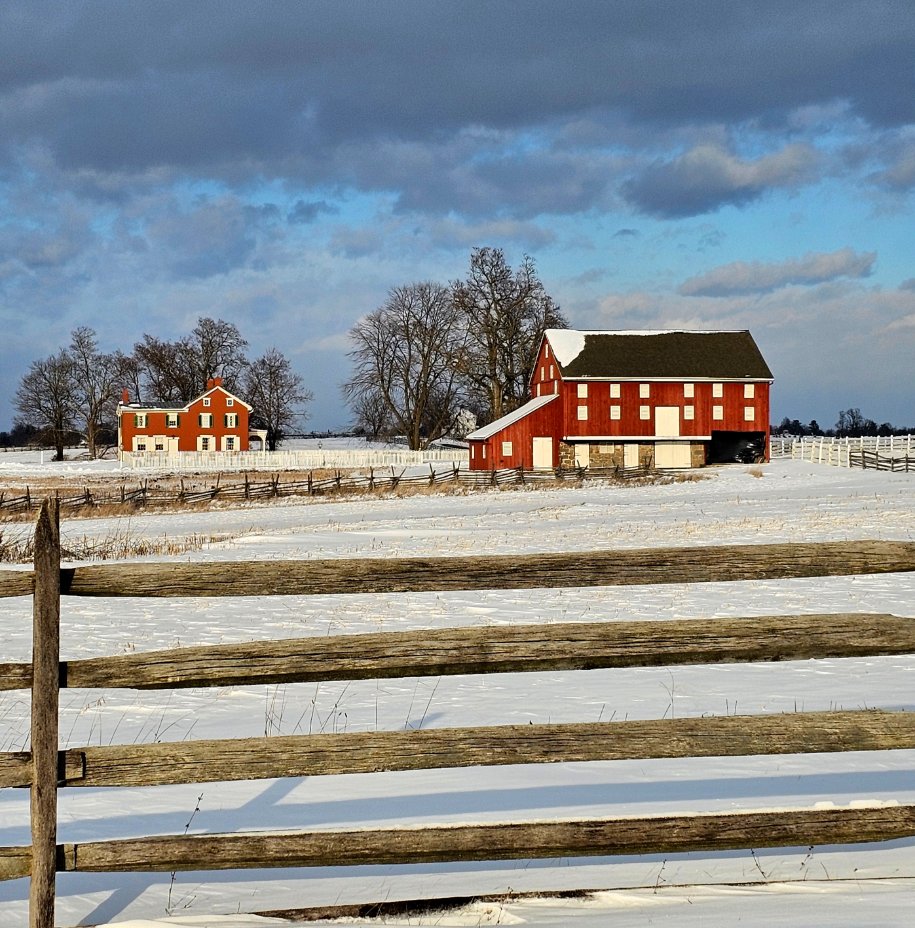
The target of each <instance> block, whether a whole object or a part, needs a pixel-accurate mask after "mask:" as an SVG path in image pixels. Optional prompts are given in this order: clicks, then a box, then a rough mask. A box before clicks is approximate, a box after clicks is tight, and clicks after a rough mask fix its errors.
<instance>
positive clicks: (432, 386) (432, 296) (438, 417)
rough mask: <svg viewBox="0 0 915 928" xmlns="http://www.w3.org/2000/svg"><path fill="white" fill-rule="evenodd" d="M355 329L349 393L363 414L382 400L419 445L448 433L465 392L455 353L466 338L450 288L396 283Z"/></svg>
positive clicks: (396, 426) (394, 420)
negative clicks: (380, 304) (398, 284)
mask: <svg viewBox="0 0 915 928" xmlns="http://www.w3.org/2000/svg"><path fill="white" fill-rule="evenodd" d="M349 335H350V340H351V342H352V344H353V350H352V351H351V352H350V353H349V356H350V358H351V359H352V361H353V367H354V372H353V376H352V377H351V378H350V380H349V381H347V382H346V383H345V384H344V385H343V393H344V396H345V397H346V398H347V400H348V402H349V403H350V405H351V406H352V408H353V409H354V410H355V411H356V412H357V415H358V414H359V413H360V411H361V410H362V411H364V410H366V409H369V408H372V407H375V406H377V405H378V404H379V403H380V404H381V405H382V406H383V408H384V409H385V410H386V417H387V419H388V420H389V422H390V424H391V426H392V427H393V428H394V429H396V430H397V432H398V433H401V434H404V435H406V437H407V442H408V443H409V446H410V448H412V449H419V448H423V447H425V446H426V445H428V443H429V442H430V441H434V440H435V439H436V438H439V437H441V436H442V435H444V434H445V433H446V432H447V431H448V429H449V428H450V426H451V423H452V421H453V419H454V416H455V413H456V404H457V400H458V399H459V397H460V395H461V382H460V378H459V376H458V372H457V370H456V368H455V365H454V359H455V358H456V357H458V356H460V354H461V351H462V347H463V341H464V333H463V329H462V326H461V324H460V319H459V317H458V315H457V313H456V312H455V309H454V305H453V304H452V302H451V298H450V294H449V292H448V290H447V289H446V288H445V287H442V286H441V285H440V284H435V283H429V282H424V283H414V284H409V285H407V286H405V287H395V288H394V289H393V290H391V291H390V293H389V294H388V298H387V300H386V301H385V302H384V304H383V305H382V306H380V307H379V308H378V309H376V310H375V311H374V312H373V313H370V314H369V315H368V316H366V317H365V318H363V319H362V320H360V321H359V322H358V323H356V325H355V326H353V328H352V329H350V333H349ZM382 421H384V419H382Z"/></svg>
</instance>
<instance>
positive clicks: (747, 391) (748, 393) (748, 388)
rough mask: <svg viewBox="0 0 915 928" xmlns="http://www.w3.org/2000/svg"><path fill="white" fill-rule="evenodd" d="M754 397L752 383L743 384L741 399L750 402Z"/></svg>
mask: <svg viewBox="0 0 915 928" xmlns="http://www.w3.org/2000/svg"><path fill="white" fill-rule="evenodd" d="M754 396H756V388H755V386H754V384H752V383H745V384H744V385H743V398H744V399H745V400H751V399H753V397H754Z"/></svg>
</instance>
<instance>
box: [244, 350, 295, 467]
mask: <svg viewBox="0 0 915 928" xmlns="http://www.w3.org/2000/svg"><path fill="white" fill-rule="evenodd" d="M302 383H303V382H302V378H301V377H300V376H299V375H298V374H297V373H295V371H294V370H293V369H292V365H291V364H290V362H289V359H288V358H286V357H285V355H283V354H282V353H281V352H280V351H278V350H277V349H276V348H271V349H269V350H268V351H267V352H266V353H265V354H263V355H262V356H261V357H259V358H258V359H257V360H256V361H252V362H251V363H249V364H248V365H247V366H246V367H245V371H244V384H243V390H244V394H245V396H246V397H247V400H248V402H249V403H250V404H251V405H252V406H253V407H254V411H253V412H252V414H251V425H252V426H253V427H254V428H264V429H266V430H267V446H268V448H269V449H270V450H271V451H276V446H277V443H278V442H280V441H282V440H283V437H284V434H285V433H286V432H287V431H288V430H289V429H290V428H291V427H292V426H293V425H295V424H296V423H299V424H301V423H302V422H304V421H305V419H307V418H308V413H307V412H306V409H305V407H306V406H307V404H308V403H309V402H310V401H311V399H312V393H311V391H310V390H306V389H305V388H304V386H303V385H302Z"/></svg>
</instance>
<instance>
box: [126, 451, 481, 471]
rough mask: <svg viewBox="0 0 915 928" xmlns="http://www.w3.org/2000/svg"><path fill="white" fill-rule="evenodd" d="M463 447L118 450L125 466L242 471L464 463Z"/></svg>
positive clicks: (467, 459) (133, 467)
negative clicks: (424, 449) (420, 448)
mask: <svg viewBox="0 0 915 928" xmlns="http://www.w3.org/2000/svg"><path fill="white" fill-rule="evenodd" d="M469 460H470V452H468V451H467V449H466V448H451V449H447V450H431V449H430V450H427V451H407V450H390V451H383V450H377V451H373V450H368V449H366V450H348V449H344V448H327V449H323V448H318V449H315V450H298V451H235V452H225V451H176V452H173V453H171V454H169V453H166V452H164V451H122V452H121V454H120V462H121V466H122V467H124V468H127V469H128V470H135V469H140V470H167V471H176V472H181V471H201V470H214V471H215V470H218V471H231V470H235V471H245V470H318V469H321V468H323V469H327V468H332V467H390V466H391V465H394V466H407V467H411V466H413V467H415V466H417V465H423V464H451V463H457V464H466V463H467V462H468V461H469Z"/></svg>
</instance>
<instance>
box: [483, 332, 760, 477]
mask: <svg viewBox="0 0 915 928" xmlns="http://www.w3.org/2000/svg"><path fill="white" fill-rule="evenodd" d="M771 384H772V372H771V371H770V370H769V367H768V365H767V364H766V362H765V360H764V359H763V357H762V354H761V353H760V351H759V348H758V347H757V345H756V342H755V341H754V340H753V337H752V335H750V333H749V332H748V331H745V330H744V331H737V332H685V331H579V330H573V329H547V331H546V332H545V333H544V335H543V338H542V340H541V343H540V348H539V351H538V354H537V362H536V364H535V366H534V370H533V371H532V373H531V379H530V393H531V399H530V400H529V401H528V402H527V403H526V404H525V405H523V406H521V407H519V408H518V409H516V410H514V411H513V412H510V413H509V414H508V415H506V416H503V417H502V418H501V419H497V420H496V421H495V422H492V423H490V424H489V425H486V426H483V427H482V428H480V429H477V430H476V431H475V432H471V433H470V435H468V436H467V440H468V442H469V445H470V467H471V469H473V470H491V469H494V468H502V467H560V466H562V467H573V466H584V467H588V466H593V467H637V466H641V467H656V468H685V467H701V466H703V465H704V464H707V463H717V462H724V461H733V460H747V461H751V460H757V459H760V460H761V459H768V456H769V387H770V386H771Z"/></svg>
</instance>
